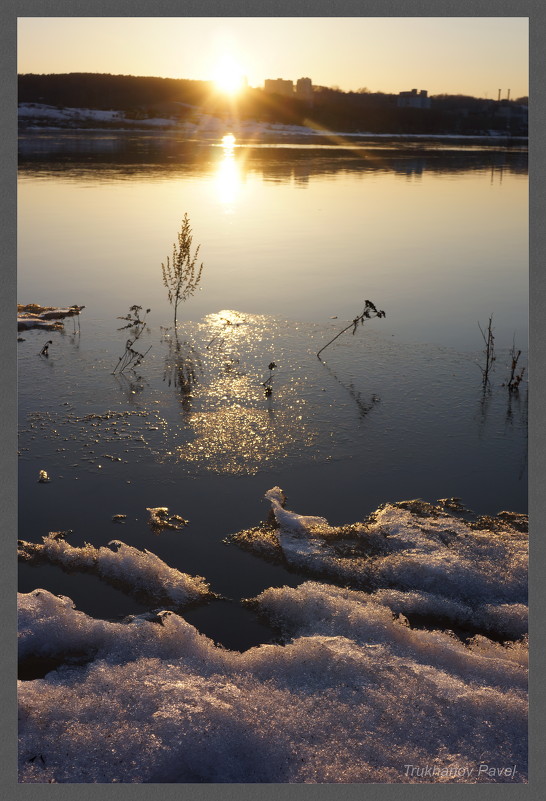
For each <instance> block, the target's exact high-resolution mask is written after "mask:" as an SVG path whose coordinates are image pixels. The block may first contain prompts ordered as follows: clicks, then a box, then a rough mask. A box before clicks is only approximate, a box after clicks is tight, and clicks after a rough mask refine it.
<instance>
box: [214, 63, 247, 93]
mask: <svg viewBox="0 0 546 801" xmlns="http://www.w3.org/2000/svg"><path fill="white" fill-rule="evenodd" d="M214 83H215V84H216V86H217V88H218V89H219V90H220V91H221V92H224V93H225V94H228V95H236V94H237V93H238V92H240V91H241V89H242V88H243V86H244V75H243V71H242V69H241V67H240V66H239V65H238V64H237V63H236V62H235V61H233V60H232V59H224V61H222V63H221V64H219V65H218V68H217V70H216V72H215V76H214Z"/></svg>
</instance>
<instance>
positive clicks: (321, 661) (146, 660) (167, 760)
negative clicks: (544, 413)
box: [19, 582, 527, 783]
mask: <svg viewBox="0 0 546 801" xmlns="http://www.w3.org/2000/svg"><path fill="white" fill-rule="evenodd" d="M256 602H257V603H258V604H259V605H260V607H261V608H262V610H263V612H264V613H266V614H268V615H269V616H270V617H272V618H274V619H275V620H276V622H277V623H278V624H279V625H281V626H282V627H283V628H284V629H285V630H286V631H287V632H288V631H289V632H290V634H291V636H293V640H292V642H291V643H289V644H288V645H286V646H280V645H267V646H261V647H259V648H253V649H251V650H250V651H247V652H246V653H244V654H239V653H235V652H230V651H225V650H223V649H220V648H217V647H215V646H214V645H213V643H212V642H211V641H210V640H207V639H206V638H205V637H203V636H202V635H199V634H197V632H196V631H195V630H194V629H193V627H192V626H190V625H189V624H187V623H186V622H185V621H183V620H182V619H181V618H180V617H179V616H178V615H176V614H174V613H172V614H168V615H163V616H161V615H160V616H158V617H160V619H161V623H160V624H159V625H158V623H157V622H151V621H146V620H144V619H143V618H142V616H140V617H139V618H134V619H132V620H130V621H128V622H126V623H107V622H104V621H95V620H91V619H90V618H88V617H87V616H86V615H84V614H83V613H81V612H77V611H75V610H74V608H73V605H72V603H71V602H70V601H69V599H66V598H56V597H54V596H52V595H50V594H49V593H47V592H45V591H43V590H40V591H35V592H33V593H30V594H28V595H22V596H20V609H21V613H20V632H21V634H20V636H21V641H22V648H23V649H24V652H25V653H26V654H29V653H35V654H39V653H40V654H51V653H59V652H60V651H62V649H63V648H64V649H65V650H70V649H81V648H87V650H88V651H89V649H94V651H95V658H94V660H93V661H92V662H91V663H90V664H88V665H86V666H83V667H67V666H65V667H63V668H60V669H58V670H54V671H52V672H50V673H49V674H48V675H47V676H46V677H45V678H44V679H39V680H35V681H28V682H19V702H20V728H19V733H20V780H21V781H23V782H71V783H80V782H139V783H142V782H153V783H164V782H169V783H181V782H199V783H201V782H212V783H219V782H243V783H264V782H265V783H281V782H292V783H295V782H308V783H317V782H343V783H354V782H391V783H393V782H418V781H419V782H420V781H426V782H435V781H448V780H449V781H452V782H453V781H455V782H471V783H475V782H484V781H485V782H491V781H501V782H502V781H515V782H522V781H525V780H526V709H527V707H526V693H525V668H524V666H523V661H524V660H523V656H524V652H525V644H524V643H520V644H518V645H513V646H512V647H511V648H507V647H503V646H501V645H498V644H495V643H491V642H490V641H489V640H486V639H485V638H478V639H476V640H475V641H472V642H471V643H470V645H469V646H465V645H464V644H463V643H462V642H460V641H459V640H457V639H455V638H454V637H450V636H449V635H448V634H446V633H442V632H430V631H412V630H411V629H409V628H408V627H407V626H406V625H405V624H404V622H403V620H400V619H394V618H393V615H392V612H391V611H390V610H389V609H388V608H387V606H385V605H384V604H381V603H377V602H376V601H374V600H373V599H371V598H370V597H369V596H368V595H366V594H365V593H362V592H357V591H346V590H343V589H340V588H332V587H327V586H325V585H320V584H316V583H313V582H308V583H306V584H304V585H301V586H300V587H298V588H297V589H290V588H286V587H284V588H281V589H278V588H276V589H270V590H266V591H265V592H264V593H262V594H261V595H260V596H259V597H258V599H256ZM484 764H485V765H488V766H494V767H495V768H497V769H507V768H512V766H513V765H516V770H515V773H514V774H513V775H511V776H507V775H506V773H503V775H502V776H500V777H499V776H498V775H496V776H495V778H492V777H491V775H490V774H487V773H486V772H484V771H482V772H480V766H481V765H484ZM408 766H410V767H408ZM411 766H416V767H417V768H418V769H424V768H425V766H429V768H430V769H429V772H427V773H426V775H425V777H424V778H423V773H422V772H421V777H420V776H419V774H416V773H415V771H413V772H412V771H411Z"/></svg>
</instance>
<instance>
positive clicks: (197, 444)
mask: <svg viewBox="0 0 546 801" xmlns="http://www.w3.org/2000/svg"><path fill="white" fill-rule="evenodd" d="M270 329H271V321H268V320H267V319H266V318H265V317H262V316H260V315H247V314H245V315H242V314H240V313H238V312H234V311H221V312H218V313H217V314H211V315H208V316H207V317H206V318H205V321H204V324H203V326H202V333H203V334H205V333H206V338H207V343H208V344H207V345H206V346H205V351H206V353H207V363H208V379H206V380H205V381H203V382H202V383H201V384H199V385H197V386H196V388H195V391H194V395H193V399H194V407H193V409H192V411H191V413H190V414H189V415H188V417H187V418H186V424H187V426H188V428H189V429H190V430H191V431H192V439H191V440H190V441H189V442H185V443H184V444H182V445H179V446H178V447H177V448H176V452H175V455H176V456H177V458H178V459H179V460H180V461H185V462H192V463H194V464H195V463H197V464H198V465H199V467H201V468H203V469H205V470H207V471H208V470H212V471H214V472H218V473H227V474H247V475H249V474H255V473H257V472H258V471H259V470H260V469H263V468H264V467H265V466H270V465H271V464H272V463H273V462H277V461H278V460H279V459H282V458H285V457H286V456H288V455H289V454H290V453H292V452H293V451H294V449H295V448H296V450H299V449H301V448H305V449H307V448H308V447H310V446H312V445H313V443H314V441H315V438H316V433H315V432H314V431H313V430H312V429H311V428H310V427H309V426H308V425H306V424H304V423H303V418H304V416H303V414H302V411H303V407H304V406H305V403H306V402H305V400H304V399H303V398H302V397H301V396H300V394H299V392H298V387H297V385H296V383H295V382H293V381H286V382H284V383H280V384H278V385H277V386H276V387H275V391H274V393H273V397H272V399H270V398H267V397H266V395H265V393H264V389H263V384H262V381H263V373H264V369H265V367H264V365H266V364H267V360H268V358H269V356H268V355H267V356H266V355H264V353H263V349H264V345H263V343H264V341H266V340H267V335H266V334H267V331H268V330H269V332H270ZM270 333H271V332H270Z"/></svg>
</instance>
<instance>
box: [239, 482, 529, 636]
mask: <svg viewBox="0 0 546 801" xmlns="http://www.w3.org/2000/svg"><path fill="white" fill-rule="evenodd" d="M266 498H267V499H268V500H269V501H270V502H271V505H272V512H273V515H274V518H275V523H276V528H275V529H274V530H273V531H272V530H271V527H269V528H268V527H267V526H262V527H261V528H255V529H251V530H248V531H243V532H239V533H238V534H236V535H234V536H233V537H232V538H231V539H232V541H234V542H236V543H238V544H239V545H242V546H243V547H246V548H248V549H250V550H252V551H254V552H255V553H257V554H260V555H262V556H269V557H272V558H277V559H278V558H282V559H284V560H285V562H286V563H287V564H288V565H290V566H292V567H294V568H296V569H297V570H299V571H305V572H307V573H308V574H309V575H311V576H315V577H327V578H329V579H330V580H334V581H336V582H338V583H342V584H347V585H349V586H352V587H356V588H362V589H367V590H369V591H373V590H378V589H380V588H392V589H395V590H398V591H403V592H405V593H406V594H405V595H403V596H402V595H398V596H393V595H392V593H391V596H387V595H385V598H387V597H390V602H393V603H394V604H395V606H397V605H398V606H399V611H400V612H402V613H404V614H410V613H413V614H418V615H434V616H441V617H445V618H447V619H449V620H451V621H452V622H453V623H454V624H455V623H456V624H458V625H461V626H465V625H466V626H469V625H470V626H472V627H473V628H476V629H479V630H482V631H487V632H490V633H493V634H497V635H498V636H501V637H506V638H509V639H517V638H519V637H521V636H522V635H523V634H524V633H525V632H526V631H527V550H528V537H527V534H526V533H525V532H524V531H521V530H519V529H521V519H520V518H521V516H517V515H509V514H508V513H501V514H500V515H499V516H497V518H488V519H482V520H478V521H476V522H475V523H472V522H468V521H466V520H463V519H461V518H458V517H456V516H454V515H452V514H449V513H448V512H447V511H445V509H444V508H442V507H441V506H434V505H432V504H428V503H424V502H422V501H405V502H404V501H403V502H400V503H396V504H386V505H385V506H383V507H381V508H380V509H378V510H377V511H376V512H375V513H374V514H373V515H371V516H370V517H369V518H368V520H367V521H366V522H363V523H356V524H353V525H349V526H337V527H334V526H330V525H329V524H328V522H327V521H326V520H325V519H324V518H321V517H311V516H305V515H299V514H297V513H295V512H291V511H289V510H287V509H285V508H284V502H285V499H284V494H283V492H282V490H281V489H280V488H279V487H274V488H273V489H271V490H269V491H268V492H267V493H266ZM272 539H274V540H276V542H272ZM275 545H276V546H277V547H276V548H275ZM408 593H412V594H411V595H409V594H408ZM395 597H396V599H397V600H396V601H395V600H394V598H395Z"/></svg>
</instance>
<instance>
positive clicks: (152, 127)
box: [19, 103, 529, 147]
mask: <svg viewBox="0 0 546 801" xmlns="http://www.w3.org/2000/svg"><path fill="white" fill-rule="evenodd" d="M51 133H57V134H58V133H66V134H78V135H79V134H105V133H111V134H136V133H147V134H154V135H162V134H166V135H169V136H172V135H179V136H182V137H184V138H187V139H192V138H198V139H199V140H200V141H207V142H217V141H218V140H219V139H220V140H221V139H222V137H223V136H225V135H226V134H233V135H234V136H235V146H237V145H238V144H247V143H248V142H247V141H246V140H249V142H252V143H253V144H256V145H258V146H259V145H260V144H263V143H266V142H267V140H270V139H271V138H272V137H273V138H275V139H280V140H281V141H287V140H288V138H290V139H291V140H292V142H293V141H294V139H295V138H300V139H302V140H303V141H304V142H309V141H312V142H313V144H322V143H325V144H330V145H331V146H335V147H343V145H344V144H347V145H350V146H352V145H354V144H355V143H356V142H357V141H358V140H361V141H363V142H372V141H374V140H380V141H385V140H393V141H406V142H407V141H411V140H416V141H419V142H424V141H431V142H442V141H444V142H445V141H448V142H451V143H455V142H462V143H465V144H472V143H473V142H476V143H480V144H485V143H491V144H501V143H503V144H504V143H506V142H509V143H515V144H518V145H524V144H525V145H527V144H528V141H529V138H528V136H512V135H510V134H503V133H502V132H499V131H489V132H484V133H483V134H460V133H388V132H384V133H383V132H382V133H377V132H371V131H330V130H324V129H318V128H311V127H307V126H302V125H289V124H283V123H271V122H269V123H265V122H258V121H256V120H234V119H229V118H228V119H222V118H221V117H216V116H213V115H206V114H201V113H200V114H196V115H195V118H194V119H193V120H192V121H191V122H190V121H185V122H180V121H174V120H172V119H169V118H161V117H154V118H149V119H145V120H143V119H139V120H133V119H130V118H126V117H125V115H124V113H123V112H122V111H97V110H95V109H83V108H82V109H76V108H65V109H58V108H56V107H54V106H47V105H44V104H35V103H32V104H30V103H25V104H20V106H19V136H26V135H30V136H34V135H40V134H51ZM332 139H335V140H336V141H335V142H333V143H332ZM340 139H346V140H348V141H347V142H343V141H339V140H340Z"/></svg>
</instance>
